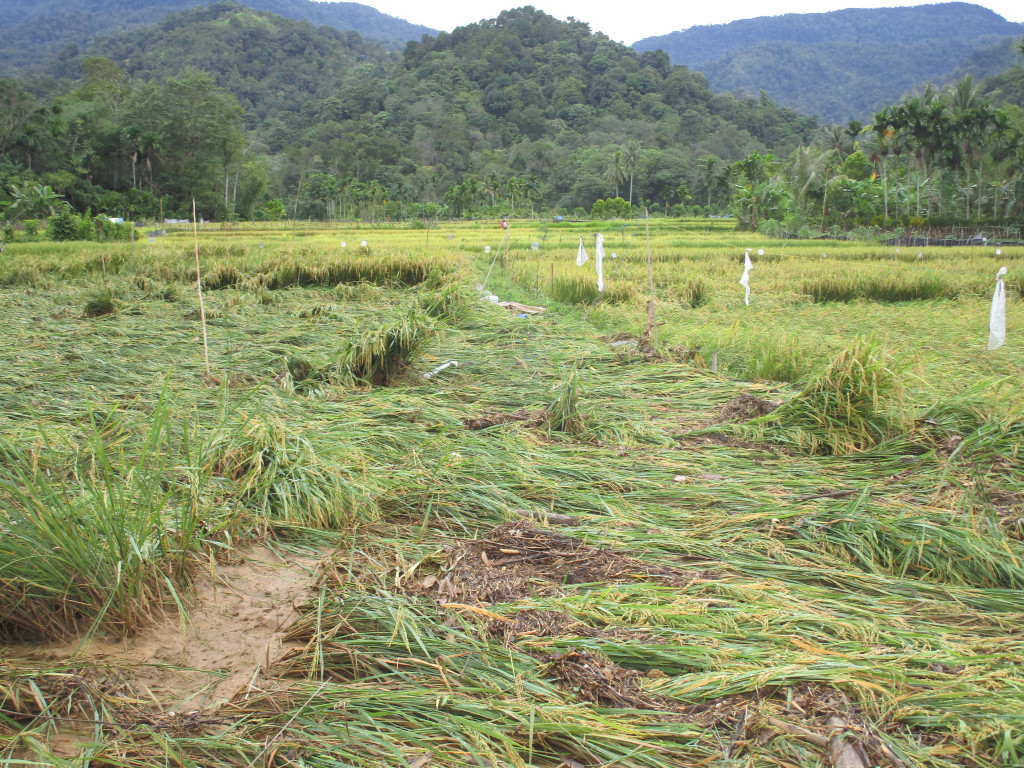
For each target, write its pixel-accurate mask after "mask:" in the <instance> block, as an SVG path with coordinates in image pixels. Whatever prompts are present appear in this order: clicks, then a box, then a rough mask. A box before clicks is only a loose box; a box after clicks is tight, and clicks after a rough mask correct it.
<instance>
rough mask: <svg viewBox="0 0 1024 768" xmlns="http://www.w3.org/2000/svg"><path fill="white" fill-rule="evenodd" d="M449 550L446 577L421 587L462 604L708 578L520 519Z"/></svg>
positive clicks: (684, 583) (435, 579) (460, 542)
mask: <svg viewBox="0 0 1024 768" xmlns="http://www.w3.org/2000/svg"><path fill="white" fill-rule="evenodd" d="M447 550H448V562H447V564H446V568H445V570H446V574H445V575H444V577H443V578H437V577H432V576H431V577H428V578H427V579H425V580H424V581H423V582H420V585H419V587H420V588H421V589H425V590H429V591H430V592H431V593H432V594H434V595H436V596H439V597H442V598H446V599H449V600H456V601H459V602H475V603H500V602H507V601H511V600H519V599H521V598H525V597H531V596H537V595H549V594H557V593H559V592H560V591H562V590H563V589H564V587H565V586H566V585H571V584H589V583H595V582H610V581H631V580H635V579H657V580H659V581H662V582H663V583H666V584H673V585H680V586H684V585H687V584H689V583H691V582H693V581H694V580H696V579H701V578H705V577H706V576H707V575H708V574H706V573H704V572H699V571H684V570H681V569H678V568H672V567H668V566H658V565H652V564H650V563H645V562H643V561H640V560H637V559H635V558H631V557H627V556H626V555H624V554H621V553H618V552H615V551H613V550H608V549H599V548H598V547H595V546H592V545H590V544H587V543H586V542H584V541H583V540H582V539H578V538H576V537H575V536H567V535H565V534H562V533H556V532H553V531H545V530H541V529H539V528H535V527H534V526H533V525H531V524H529V523H526V522H521V521H516V522H511V523H504V524H503V525H499V526H498V527H497V528H495V529H493V530H492V531H490V532H489V533H488V534H487V535H486V536H485V537H484V538H481V539H473V540H463V541H458V542H456V543H454V544H451V545H448V547H447Z"/></svg>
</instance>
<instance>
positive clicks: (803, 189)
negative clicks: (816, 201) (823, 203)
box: [790, 147, 832, 211]
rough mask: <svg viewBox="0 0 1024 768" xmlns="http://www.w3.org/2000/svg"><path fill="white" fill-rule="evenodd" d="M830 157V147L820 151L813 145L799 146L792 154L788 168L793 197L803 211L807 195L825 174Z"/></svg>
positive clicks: (805, 208)
mask: <svg viewBox="0 0 1024 768" xmlns="http://www.w3.org/2000/svg"><path fill="white" fill-rule="evenodd" d="M831 158H832V150H831V149H826V150H825V151H824V152H820V151H818V150H816V149H815V148H814V147H800V148H799V149H798V150H797V151H796V152H795V153H794V155H793V165H792V167H791V169H790V179H791V182H792V189H793V197H794V198H795V199H796V201H797V203H798V204H799V205H800V207H801V208H803V209H804V210H805V211H806V210H807V198H808V195H809V194H810V192H811V190H812V189H813V188H814V187H815V185H816V184H817V183H818V182H819V181H820V180H821V178H822V176H823V175H826V173H827V170H828V167H829V161H830V160H831Z"/></svg>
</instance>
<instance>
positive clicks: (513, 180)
mask: <svg viewBox="0 0 1024 768" xmlns="http://www.w3.org/2000/svg"><path fill="white" fill-rule="evenodd" d="M523 183H524V182H523V180H522V179H521V178H520V177H518V176H509V177H508V178H507V179H506V180H505V188H506V189H507V190H508V195H509V198H510V200H511V203H512V210H511V211H509V213H510V214H511V215H513V216H514V215H515V212H516V193H518V192H522V191H523Z"/></svg>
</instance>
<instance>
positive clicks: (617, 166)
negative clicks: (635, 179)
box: [604, 149, 626, 197]
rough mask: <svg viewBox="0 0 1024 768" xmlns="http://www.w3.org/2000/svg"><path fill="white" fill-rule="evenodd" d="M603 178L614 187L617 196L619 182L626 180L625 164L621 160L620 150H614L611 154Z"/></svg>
mask: <svg viewBox="0 0 1024 768" xmlns="http://www.w3.org/2000/svg"><path fill="white" fill-rule="evenodd" d="M604 180H605V181H607V182H608V183H609V184H611V185H612V186H613V187H615V196H616V197H618V196H619V184H621V183H622V182H624V181H625V180H626V164H625V161H624V160H623V156H622V150H621V149H617V150H615V154H614V155H612V162H611V164H610V165H609V166H608V170H607V171H606V172H605V175H604Z"/></svg>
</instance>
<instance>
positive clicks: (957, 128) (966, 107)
mask: <svg viewBox="0 0 1024 768" xmlns="http://www.w3.org/2000/svg"><path fill="white" fill-rule="evenodd" d="M980 107H981V104H980V103H979V100H978V87H977V86H976V85H975V84H974V78H973V77H972V76H971V75H969V74H968V75H964V78H963V79H962V80H958V81H957V82H956V83H955V84H954V85H953V90H952V93H951V109H952V119H953V130H954V132H955V135H956V137H957V138H958V139H959V145H960V159H961V161H962V162H963V164H964V171H965V176H966V181H965V187H966V190H965V195H964V198H965V203H966V206H967V210H966V213H967V218H968V219H969V218H970V217H971V193H970V186H971V154H972V152H973V149H974V145H975V143H976V139H977V140H979V141H980V138H981V137H980V134H981V133H982V131H983V128H982V125H983V122H982V119H981V116H980V115H979V114H978V113H979V108H980Z"/></svg>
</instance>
